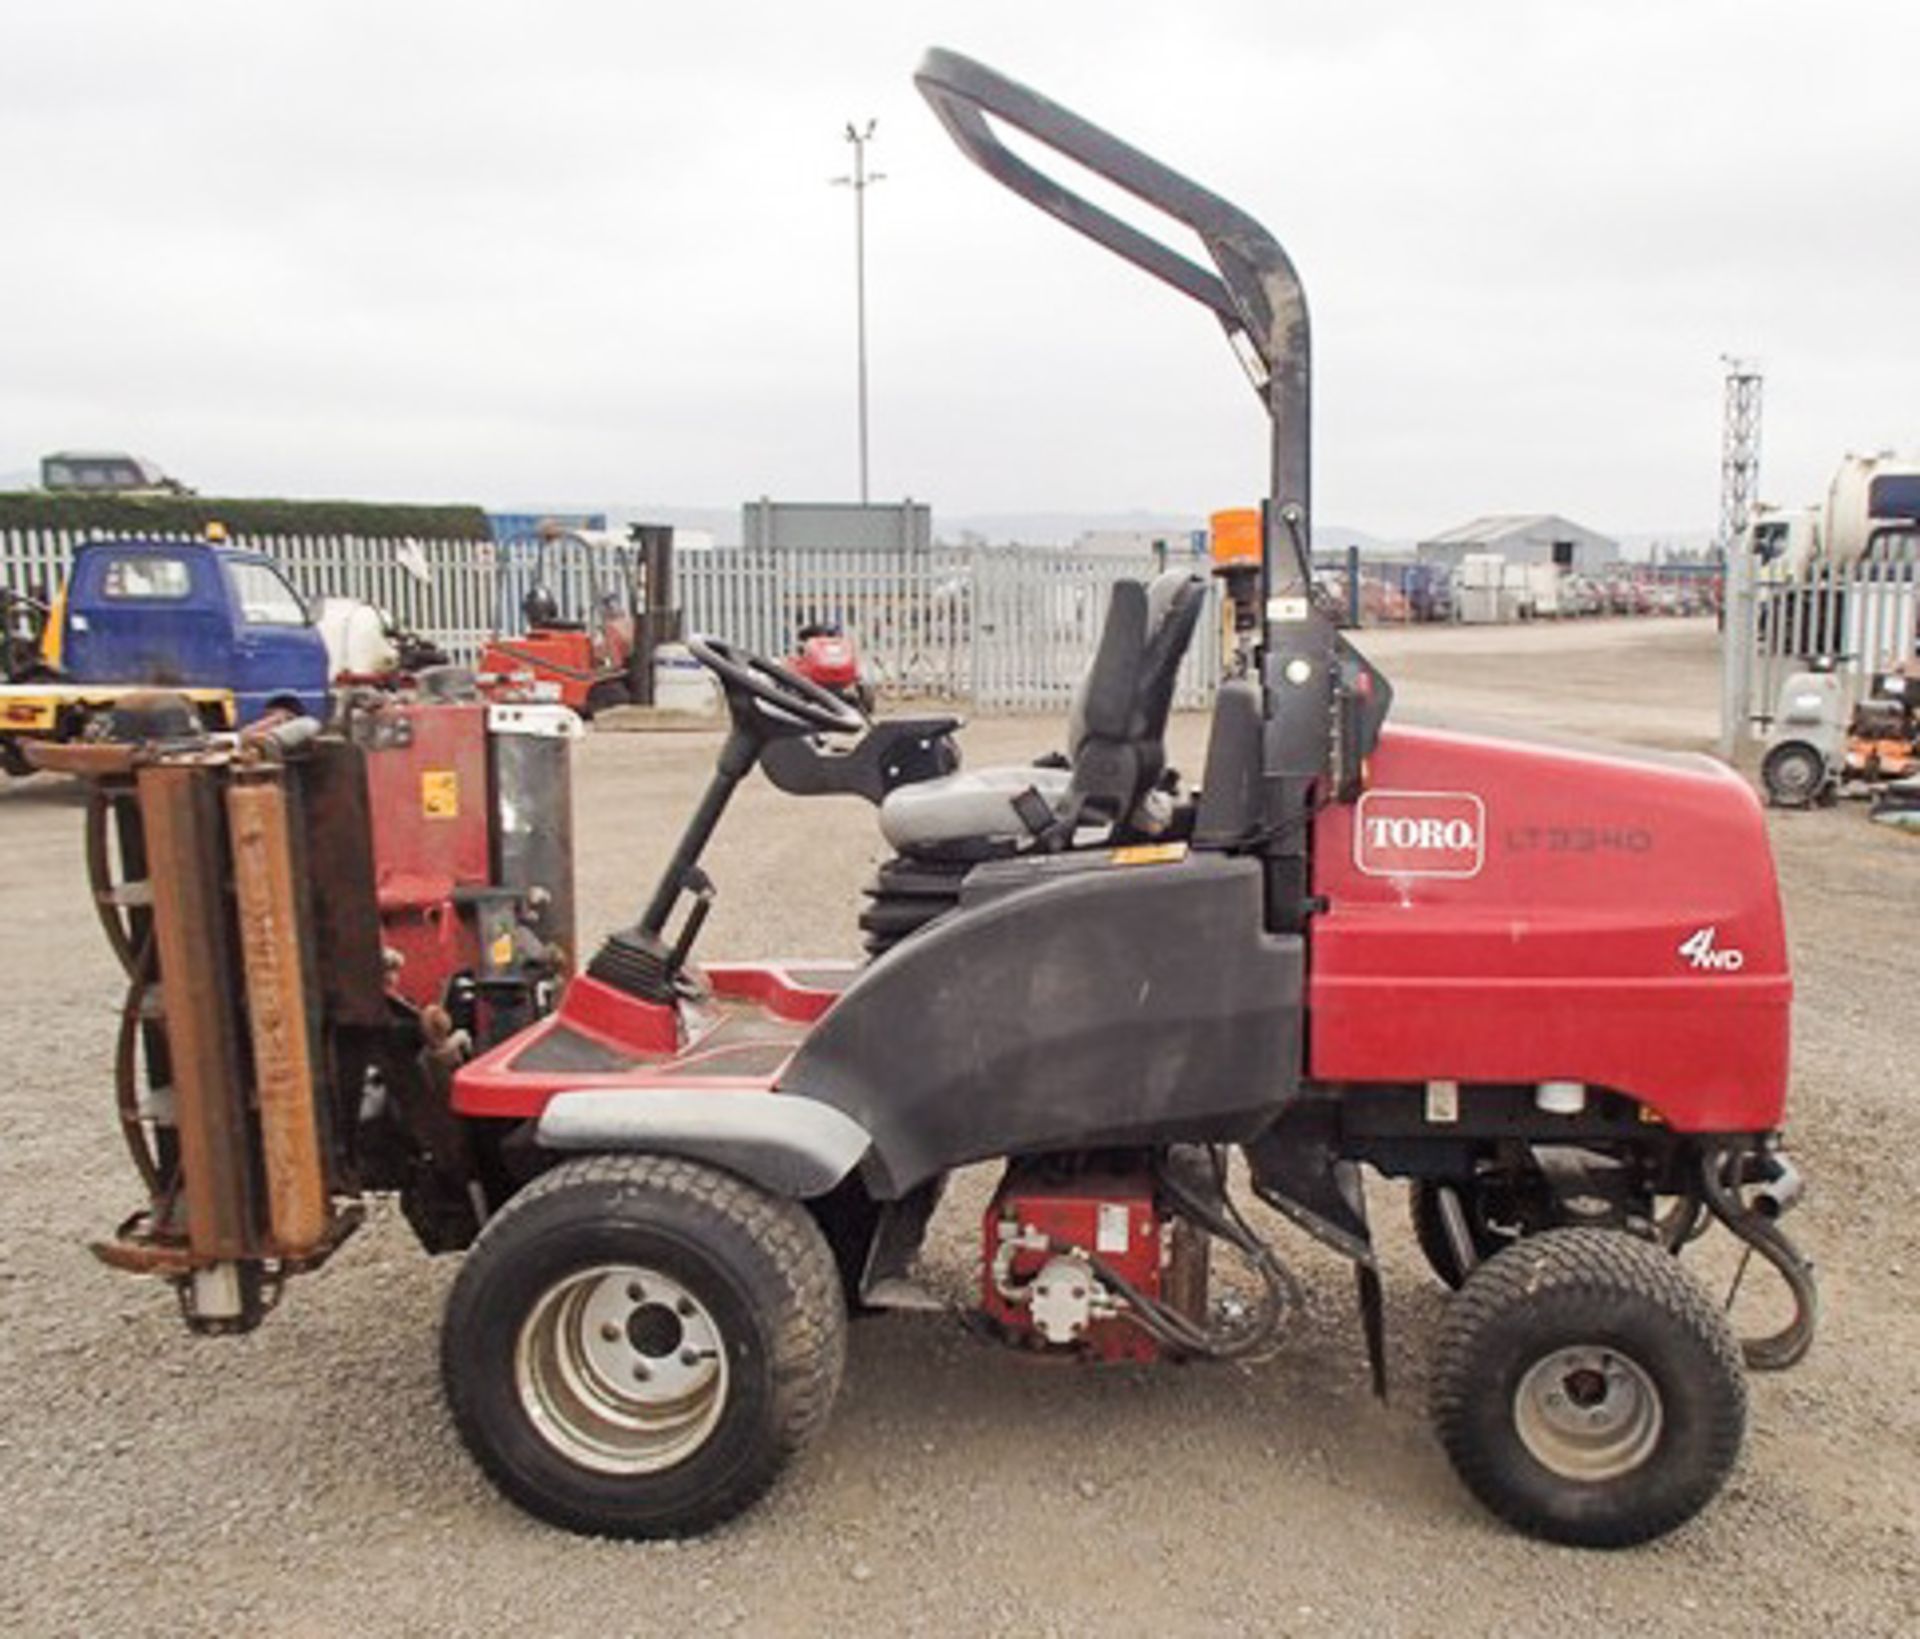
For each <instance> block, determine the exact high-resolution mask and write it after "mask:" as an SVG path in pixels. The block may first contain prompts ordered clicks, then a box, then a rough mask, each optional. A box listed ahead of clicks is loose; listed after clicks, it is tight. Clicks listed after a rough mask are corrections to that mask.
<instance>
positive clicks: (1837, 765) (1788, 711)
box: [1760, 666, 1847, 808]
mask: <svg viewBox="0 0 1920 1639" xmlns="http://www.w3.org/2000/svg"><path fill="white" fill-rule="evenodd" d="M1846 754H1847V696H1846V690H1845V688H1844V687H1843V686H1842V684H1841V681H1840V678H1839V677H1838V676H1837V675H1836V674H1835V673H1834V671H1833V668H1832V667H1831V666H1827V667H1824V668H1819V669H1813V670H1808V671H1799V672H1794V673H1793V674H1792V675H1791V676H1789V677H1788V678H1787V680H1786V681H1785V682H1784V683H1782V684H1781V685H1780V698H1779V702H1778V704H1777V705H1776V707H1775V709H1774V717H1773V732H1772V734H1771V735H1770V736H1769V737H1768V740H1767V750H1766V754H1765V756H1764V757H1763V758H1762V759H1761V762H1760V780H1761V783H1762V784H1763V785H1764V786H1765V787H1766V792H1767V801H1768V802H1770V803H1771V804H1773V806H1774V807H1776V808H1811V807H1812V806H1813V805H1814V804H1815V803H1820V802H1829V801H1831V800H1832V798H1833V793H1834V788H1835V784H1836V782H1837V781H1838V779H1839V777H1840V773H1841V770H1842V768H1843V767H1844V766H1845V761H1846Z"/></svg>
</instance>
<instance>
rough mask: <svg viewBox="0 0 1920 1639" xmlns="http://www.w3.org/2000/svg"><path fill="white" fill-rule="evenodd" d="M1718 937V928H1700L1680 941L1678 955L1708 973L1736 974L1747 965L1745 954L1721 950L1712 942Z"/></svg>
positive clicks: (1738, 951) (1739, 951)
mask: <svg viewBox="0 0 1920 1639" xmlns="http://www.w3.org/2000/svg"><path fill="white" fill-rule="evenodd" d="M1719 936H1720V930H1719V929H1718V928H1714V927H1706V928H1701V929H1700V930H1699V931H1698V932H1696V933H1691V934H1689V935H1688V936H1687V937H1686V938H1685V939H1683V940H1681V941H1680V954H1681V955H1682V956H1684V957H1686V959H1687V961H1688V963H1689V964H1690V965H1692V966H1694V967H1697V968H1702V969H1705V970H1706V971H1708V972H1710V973H1738V972H1739V971H1740V970H1741V969H1742V968H1743V967H1745V966H1746V965H1747V953H1746V952H1745V951H1743V950H1732V949H1724V950H1723V949H1722V948H1720V946H1718V945H1717V944H1716V943H1715V942H1714V941H1715V940H1716V939H1718V938H1719Z"/></svg>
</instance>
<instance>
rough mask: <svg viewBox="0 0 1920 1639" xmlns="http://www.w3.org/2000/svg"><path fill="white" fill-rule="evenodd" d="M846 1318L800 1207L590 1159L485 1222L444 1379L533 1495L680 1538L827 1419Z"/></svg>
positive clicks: (512, 1490) (604, 1523) (563, 1520)
mask: <svg viewBox="0 0 1920 1639" xmlns="http://www.w3.org/2000/svg"><path fill="white" fill-rule="evenodd" d="M845 1327H846V1318H845V1306H844V1303H843V1301H842V1298H841V1293H840V1286H839V1277H838V1274H837V1273H836V1270H835V1267H834V1262H833V1255H832V1253H831V1252H830V1251H829V1250H828V1248H827V1244H826V1242H825V1240H824V1239H823V1238H822V1237H821V1234H820V1231H819V1229H818V1228H817V1227H816V1225H815V1224H814V1221H813V1219H812V1218H811V1217H810V1216H809V1215H808V1214H807V1212H806V1210H805V1209H804V1208H803V1207H801V1206H800V1205H798V1204H797V1203H795V1202H791V1201H786V1200H781V1199H779V1198H777V1197H774V1196H770V1195H767V1194H766V1193H764V1192H763V1191H761V1190H758V1189H756V1188H754V1187H753V1186H752V1185H749V1184H747V1183H745V1182H744V1181H742V1180H740V1179H738V1178H735V1177H733V1176H732V1175H731V1174H728V1173H723V1172H719V1171H716V1170H714V1169H712V1168H709V1167H704V1166H700V1165H697V1164H695V1163H693V1162H689V1161H679V1160H669V1159H665V1158H662V1157H654V1156H596V1157H592V1158H589V1159H585V1160H580V1161H573V1162H569V1163H567V1164H565V1165H563V1166H560V1167H556V1168H555V1169H554V1170H553V1171H551V1172H549V1173H546V1174H544V1175H543V1176H542V1177H540V1178H539V1179H538V1180H536V1181H535V1182H534V1183H532V1184H530V1185H529V1186H528V1187H527V1188H526V1189H525V1190H523V1191H522V1192H521V1193H520V1194H519V1195H518V1196H516V1197H515V1198H514V1199H513V1200H512V1201H510V1202H509V1203H508V1204H507V1206H506V1208H505V1209H504V1210H503V1211H502V1212H501V1213H500V1214H499V1215H498V1216H497V1217H496V1218H494V1219H493V1220H492V1222H490V1223H489V1224H488V1225H487V1227H486V1229H485V1231H484V1232H483V1233H482V1234H481V1236H480V1238H479V1240H478V1241H477V1242H476V1243H475V1245H474V1248H473V1251H472V1252H471V1253H470V1254H469V1255H468V1258H467V1262H466V1266H465V1267H464V1268H463V1269H462V1270H461V1272H460V1277H459V1279H458V1280H457V1281H456V1282H455V1283H454V1288H453V1292H452V1295H451V1297H450V1298H449V1300H448V1305H447V1317H446V1327H445V1332H444V1334H443V1343H442V1371H443V1375H444V1379H445V1383H446V1391H447V1400H448V1403H449V1405H450V1407H451V1409H452V1411H453V1416H454V1421H455V1424H456V1425H457V1426H458V1428H459V1431H460V1436H461V1438H462V1439H463V1440H464V1441H465V1442H466V1444H467V1447H468V1449H469V1450H470V1451H471V1452H472V1453H473V1455H474V1457H475V1458H476V1460H477V1461H478V1462H479V1463H480V1465H481V1467H482V1468H484V1469H485V1470H486V1472H487V1473H488V1475H489V1476H490V1477H491V1478H492V1479H493V1480H494V1482H495V1483H496V1484H497V1485H498V1486H499V1487H500V1489H501V1490H502V1491H504V1492H505V1493H506V1494H507V1495H508V1496H509V1497H511V1498H512V1499H513V1500H514V1501H516V1502H518V1503H519V1504H520V1505H521V1506H522V1507H524V1508H527V1509H528V1510H530V1511H531V1512H533V1513H535V1514H538V1515H539V1516H540V1517H541V1518H543V1519H546V1520H550V1521H552V1522H553V1523H554V1524H556V1525H561V1526H564V1527H566V1528H567V1529H569V1530H574V1531H582V1532H588V1533H592V1534H596V1535H605V1536H624V1537H653V1536H679V1535H684V1534H687V1533H689V1532H695V1531H701V1530H705V1529H707V1528H708V1527H710V1526H713V1525H717V1524H719V1523H720V1522H721V1521H723V1520H726V1519H729V1518H731V1517H732V1516H733V1515H735V1514H737V1513H739V1512H740V1511H741V1510H742V1509H744V1508H746V1507H747V1506H748V1505H749V1504H750V1503H752V1502H753V1501H754V1500H755V1499H756V1498H758V1497H759V1496H760V1494H761V1493H762V1492H764V1491H765V1490H766V1489H767V1487H768V1486H769V1485H771V1484H772V1483H773V1480H774V1478H775V1477H776V1476H777V1475H778V1474H779V1472H780V1470H781V1469H782V1468H783V1467H784V1466H785V1465H786V1463H787V1462H788V1461H789V1460H790V1459H791V1458H792V1457H793V1456H794V1454H795V1453H796V1452H798V1451H799V1449H800V1448H801V1447H802V1446H804V1445H805V1444H806V1442H807V1441H808V1439H809V1438H810V1437H811V1436H812V1435H813V1434H814V1433H815V1432H816V1431H817V1430H818V1428H819V1427H820V1426H821V1424H822V1423H823V1422H824V1421H825V1419H826V1414H827V1410H828V1407H829V1406H830V1405H831V1403H832V1400H833V1395H834V1391H835V1389H836V1387H837V1386H838V1383H839V1378H840V1370H841V1364H842V1360H843V1358H844V1355H845V1342H846V1339H845Z"/></svg>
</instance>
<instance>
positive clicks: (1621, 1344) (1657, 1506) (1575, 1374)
mask: <svg viewBox="0 0 1920 1639" xmlns="http://www.w3.org/2000/svg"><path fill="white" fill-rule="evenodd" d="M1746 1405H1747V1399H1746V1382H1745V1378H1744V1375H1743V1373H1742V1370H1741V1365H1740V1350H1739V1345H1738V1344H1737V1343H1736V1342H1735V1341H1734V1338H1733V1334H1732V1333H1731V1331H1729V1329H1728V1327H1727V1323H1726V1321H1725V1319H1724V1317H1722V1315H1721V1314H1720V1313H1719V1311H1718V1310H1716V1309H1715V1308H1714V1306H1713V1305H1712V1304H1711V1303H1710V1302H1709V1301H1708V1300H1707V1297H1706V1295H1705V1293H1703V1292H1702V1291H1701V1289H1700V1287H1699V1286H1698V1284H1696V1283H1695V1281H1694V1280H1693V1278H1692V1277H1691V1276H1690V1275H1688V1274H1687V1272H1686V1271H1685V1270H1684V1269H1682V1268H1681V1266H1680V1265H1679V1263H1678V1262H1677V1261H1676V1260H1675V1259H1674V1258H1673V1257H1672V1256H1671V1255H1670V1254H1668V1253H1667V1252H1666V1251H1665V1250H1663V1249H1662V1248H1661V1247H1659V1246H1657V1245H1655V1244H1654V1243H1653V1242H1650V1241H1645V1240H1641V1239H1639V1238H1638V1237H1636V1236H1632V1235H1628V1234H1625V1233H1622V1232H1620V1231H1616V1230H1597V1229H1556V1230H1549V1231H1547V1232H1546V1233H1544V1234H1541V1235H1536V1236H1532V1237H1529V1238H1528V1239H1526V1240H1523V1241H1521V1242H1519V1243H1518V1244H1517V1245H1515V1246H1512V1247H1509V1248H1508V1249H1507V1250H1505V1251H1503V1252H1500V1253H1498V1254H1496V1255H1495V1256H1494V1257H1492V1258H1491V1259H1489V1260H1488V1261H1487V1262H1486V1263H1484V1264H1482V1265H1480V1266H1479V1268H1477V1269H1475V1270H1474V1272H1473V1273H1472V1274H1471V1275H1470V1276H1469V1277H1468V1278H1467V1281H1466V1283H1465V1285H1464V1286H1462V1287H1461V1289H1460V1292H1459V1295H1458V1296H1457V1297H1455V1298H1454V1300H1453V1303H1452V1305H1451V1307H1450V1308H1449V1311H1448V1314H1447V1318H1446V1320H1445V1322H1444V1324H1443V1326H1442V1328H1441V1334H1440V1340H1439V1344H1438V1347H1437V1350H1436V1354H1435V1364H1434V1374H1433V1419H1434V1424H1435V1427H1436V1430H1437V1431H1438V1433H1439V1436H1440V1442H1441V1444H1442V1446H1444V1447H1445V1449H1446V1453H1447V1456H1448V1458H1449V1460H1450V1461H1451V1462H1452V1464H1453V1466H1454V1469H1455V1471H1456V1472H1457V1473H1458V1474H1459V1475H1460V1477H1461V1479H1462V1480H1464V1481H1465V1482H1466V1484H1467V1486H1468V1488H1469V1489H1470V1490H1472V1491H1473V1493H1474V1495H1475V1496H1477V1497H1478V1498H1479V1499H1480V1500H1481V1501H1482V1502H1483V1503H1485V1504H1486V1505H1487V1507H1489V1508H1490V1509H1492V1510H1493V1512H1494V1513H1496V1514H1498V1515H1499V1516H1500V1517H1501V1518H1502V1519H1504V1520H1506V1521H1507V1522H1508V1523H1509V1524H1511V1525H1514V1526H1517V1527H1518V1528H1519V1529H1520V1530H1522V1531H1525V1532H1527V1533H1528V1534H1530V1535H1532V1536H1537V1537H1544V1538H1546V1539H1547V1540H1549V1541H1553V1542H1566V1543H1573V1544H1575V1545H1578V1546H1582V1547H1593V1548H1621V1547H1627V1546H1629V1545H1631V1544H1633V1543H1637V1542H1646V1541H1648V1540H1650V1539H1651V1538H1654V1537H1657V1536H1661V1535H1664V1534H1665V1533H1666V1532H1668V1531H1671V1530H1672V1529H1673V1528H1674V1527H1675V1526H1677V1525H1679V1524H1681V1523H1682V1522H1683V1521H1685V1520H1687V1519H1690V1518H1692V1516H1693V1515H1694V1514H1696V1513H1698V1512H1699V1510H1700V1509H1701V1508H1702V1507H1704V1506H1705V1505H1706V1503H1707V1502H1708V1501H1709V1500H1710V1499H1711V1498H1712V1497H1713V1495H1714V1494H1715V1493H1716V1492H1717V1491H1718V1490H1719V1489H1720V1487H1721V1485H1722V1483H1723V1482H1724V1481H1725V1479H1726V1477H1727V1475H1728V1473H1729V1472H1730V1471H1731V1470H1732V1468H1733V1464H1734V1461H1735V1459H1736V1458H1737V1456H1738V1455H1739V1451H1740V1442H1741V1438H1742V1435H1743V1434H1744V1432H1745V1428H1746Z"/></svg>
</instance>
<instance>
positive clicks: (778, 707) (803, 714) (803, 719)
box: [686, 633, 867, 738]
mask: <svg viewBox="0 0 1920 1639" xmlns="http://www.w3.org/2000/svg"><path fill="white" fill-rule="evenodd" d="M686 644H687V647H688V648H689V649H690V650H692V652H693V655H694V658H695V659H696V660H698V661H699V662H700V664H701V665H703V666H705V667H706V668H707V669H708V670H709V671H711V672H712V673H713V674H714V676H716V677H718V678H719V679H720V686H721V687H722V688H723V689H725V690H726V694H727V704H728V705H729V706H730V707H731V708H732V710H733V716H734V720H735V721H736V722H737V723H739V724H740V725H741V726H742V727H746V726H748V725H749V724H752V725H753V726H755V727H757V728H758V730H759V731H760V732H761V733H762V734H765V735H767V736H768V737H769V738H783V737H785V736H787V735H792V734H860V733H863V732H865V730H866V727H867V720H866V718H865V717H864V716H862V715H861V713H860V709H859V707H857V706H854V705H851V704H849V703H848V702H847V701H845V700H842V699H841V698H840V696H839V695H837V694H834V693H833V692H831V691H830V690H828V689H823V688H822V687H821V686H820V685H819V684H818V683H816V682H814V680H813V679H812V678H810V677H802V676H801V675H800V674H799V673H798V672H795V671H790V670H788V668H787V667H785V666H783V665H781V664H780V662H779V661H777V660H769V659H767V657H766V656H765V655H759V654H749V653H747V651H746V650H745V649H741V648H736V647H735V646H734V645H733V644H731V643H722V642H721V641H720V639H719V638H717V637H702V636H700V635H699V634H697V633H696V634H692V635H690V636H688V638H687V639H686Z"/></svg>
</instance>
